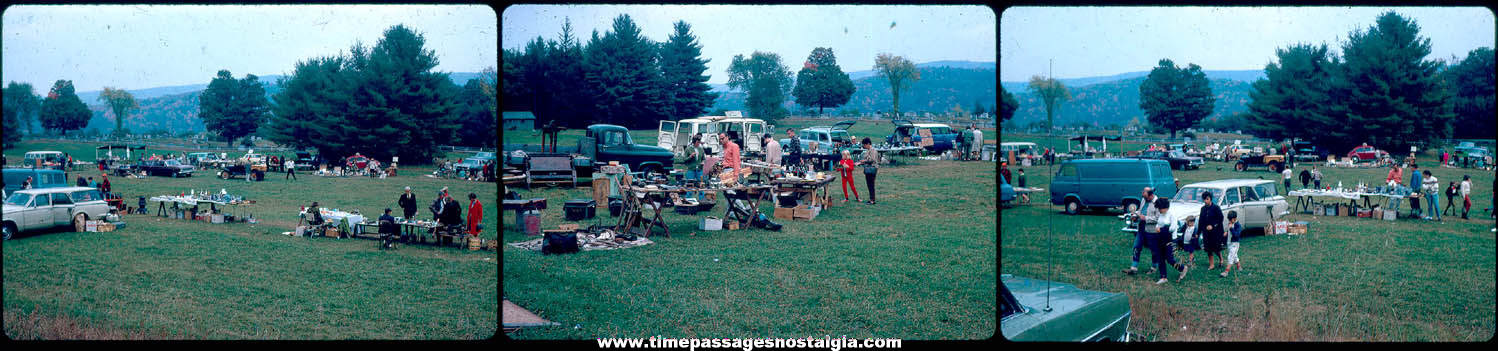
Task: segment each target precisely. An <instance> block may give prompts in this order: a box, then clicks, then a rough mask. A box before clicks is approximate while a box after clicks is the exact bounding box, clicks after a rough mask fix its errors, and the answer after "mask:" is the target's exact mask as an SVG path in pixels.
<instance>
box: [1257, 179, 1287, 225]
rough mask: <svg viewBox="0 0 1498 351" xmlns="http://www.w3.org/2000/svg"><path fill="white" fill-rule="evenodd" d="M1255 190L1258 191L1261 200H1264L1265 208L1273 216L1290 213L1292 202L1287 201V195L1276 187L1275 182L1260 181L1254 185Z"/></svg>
mask: <svg viewBox="0 0 1498 351" xmlns="http://www.w3.org/2000/svg"><path fill="white" fill-rule="evenodd" d="M1254 191H1255V192H1257V193H1258V195H1259V199H1260V201H1263V202H1264V207H1265V210H1266V211H1268V212H1269V214H1270V217H1271V218H1275V217H1280V216H1284V215H1287V214H1290V203H1289V202H1286V200H1285V196H1284V195H1281V194H1280V193H1279V190H1278V189H1275V188H1274V184H1273V183H1260V184H1258V185H1254Z"/></svg>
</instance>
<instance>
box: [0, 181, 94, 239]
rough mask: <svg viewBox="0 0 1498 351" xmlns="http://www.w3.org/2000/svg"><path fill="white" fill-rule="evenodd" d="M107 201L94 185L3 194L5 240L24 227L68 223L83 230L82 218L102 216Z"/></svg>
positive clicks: (84, 219)
mask: <svg viewBox="0 0 1498 351" xmlns="http://www.w3.org/2000/svg"><path fill="white" fill-rule="evenodd" d="M109 212H110V207H109V204H108V203H106V202H105V201H104V195H103V194H102V193H100V192H99V190H98V189H94V188H89V187H77V186H73V187H60V188H46V189H27V190H18V191H16V192H13V193H10V194H8V196H7V197H6V198H5V217H4V220H3V222H0V226H3V230H4V234H5V240H10V238H11V236H13V235H15V234H17V233H21V232H27V231H34V230H43V229H48V228H53V227H66V226H71V227H72V228H73V230H74V231H80V232H81V231H83V229H84V221H87V220H91V219H99V218H103V217H104V215H106V214H108V213H109Z"/></svg>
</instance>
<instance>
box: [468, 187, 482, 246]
mask: <svg viewBox="0 0 1498 351" xmlns="http://www.w3.org/2000/svg"><path fill="white" fill-rule="evenodd" d="M483 220H484V204H483V203H481V202H479V197H478V195H476V194H474V193H468V235H471V236H473V237H478V236H479V222H482V221H483Z"/></svg>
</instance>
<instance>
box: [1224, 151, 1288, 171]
mask: <svg viewBox="0 0 1498 351" xmlns="http://www.w3.org/2000/svg"><path fill="white" fill-rule="evenodd" d="M1266 166H1267V167H1269V171H1270V172H1274V173H1279V172H1280V171H1282V170H1284V169H1285V167H1287V166H1288V167H1295V162H1294V160H1286V159H1285V155H1267V154H1259V153H1253V154H1247V155H1243V156H1239V157H1238V163H1236V164H1234V165H1233V169H1236V170H1238V171H1239V172H1242V171H1246V170H1248V169H1249V168H1253V167H1266Z"/></svg>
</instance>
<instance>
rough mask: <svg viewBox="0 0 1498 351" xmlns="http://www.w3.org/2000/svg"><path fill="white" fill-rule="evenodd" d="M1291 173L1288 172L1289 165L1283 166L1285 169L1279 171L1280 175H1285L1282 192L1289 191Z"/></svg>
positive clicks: (1286, 192) (1287, 192)
mask: <svg viewBox="0 0 1498 351" xmlns="http://www.w3.org/2000/svg"><path fill="white" fill-rule="evenodd" d="M1291 174H1292V173H1290V167H1285V170H1283V171H1280V175H1283V176H1285V192H1284V193H1285V194H1289V193H1290V176H1291Z"/></svg>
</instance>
